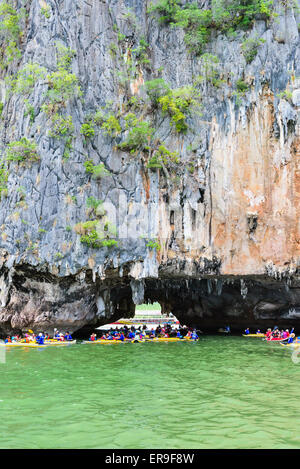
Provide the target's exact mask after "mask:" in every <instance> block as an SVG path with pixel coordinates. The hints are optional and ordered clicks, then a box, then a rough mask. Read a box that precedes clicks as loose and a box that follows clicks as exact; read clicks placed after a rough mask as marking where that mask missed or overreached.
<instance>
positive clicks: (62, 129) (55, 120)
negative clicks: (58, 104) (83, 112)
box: [49, 113, 74, 138]
mask: <svg viewBox="0 0 300 469" xmlns="http://www.w3.org/2000/svg"><path fill="white" fill-rule="evenodd" d="M73 132H74V125H73V120H72V116H67V117H66V118H64V117H63V116H61V115H60V114H57V113H56V114H54V115H53V116H52V119H51V131H50V133H49V135H50V137H54V138H60V137H71V136H72V135H73Z"/></svg>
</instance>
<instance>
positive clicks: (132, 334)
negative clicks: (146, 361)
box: [128, 331, 135, 340]
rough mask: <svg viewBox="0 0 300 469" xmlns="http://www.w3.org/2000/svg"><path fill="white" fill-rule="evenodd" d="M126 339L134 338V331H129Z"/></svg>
mask: <svg viewBox="0 0 300 469" xmlns="http://www.w3.org/2000/svg"><path fill="white" fill-rule="evenodd" d="M128 339H131V340H133V339H135V332H133V331H130V332H129V334H128Z"/></svg>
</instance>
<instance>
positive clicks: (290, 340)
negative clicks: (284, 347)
mask: <svg viewBox="0 0 300 469" xmlns="http://www.w3.org/2000/svg"><path fill="white" fill-rule="evenodd" d="M294 337H295V334H294V333H293V332H292V333H291V334H290V336H289V340H288V341H287V343H288V344H292V343H293V342H294Z"/></svg>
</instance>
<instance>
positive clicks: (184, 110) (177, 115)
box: [158, 86, 199, 133]
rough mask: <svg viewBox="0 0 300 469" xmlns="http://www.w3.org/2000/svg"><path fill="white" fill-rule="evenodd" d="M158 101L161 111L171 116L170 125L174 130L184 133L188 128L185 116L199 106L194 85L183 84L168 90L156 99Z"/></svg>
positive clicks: (197, 94)
mask: <svg viewBox="0 0 300 469" xmlns="http://www.w3.org/2000/svg"><path fill="white" fill-rule="evenodd" d="M158 103H159V105H160V107H161V110H162V112H163V113H164V114H169V116H170V117H171V125H174V126H175V128H176V131H177V132H183V133H184V132H186V131H187V129H188V125H187V123H186V119H187V116H188V115H189V114H190V112H191V110H192V109H193V108H196V107H199V93H198V92H197V91H196V89H195V88H194V87H192V86H185V87H182V88H177V89H173V90H170V91H169V92H168V94H166V95H165V96H161V97H160V98H159V99H158Z"/></svg>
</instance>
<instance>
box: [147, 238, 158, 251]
mask: <svg viewBox="0 0 300 469" xmlns="http://www.w3.org/2000/svg"><path fill="white" fill-rule="evenodd" d="M146 246H147V248H149V249H156V250H157V251H160V250H161V245H160V244H159V242H158V241H157V240H156V239H150V240H149V241H148V242H147V244H146Z"/></svg>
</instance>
